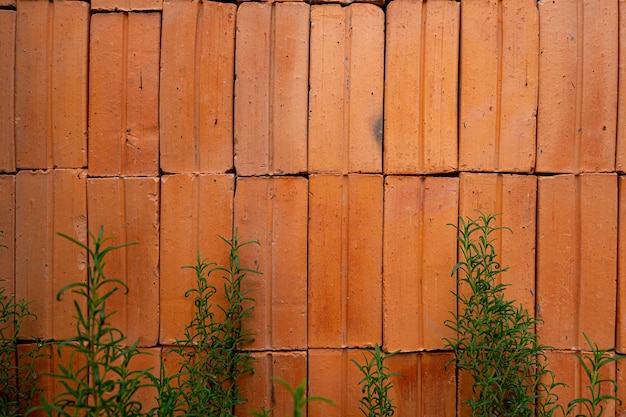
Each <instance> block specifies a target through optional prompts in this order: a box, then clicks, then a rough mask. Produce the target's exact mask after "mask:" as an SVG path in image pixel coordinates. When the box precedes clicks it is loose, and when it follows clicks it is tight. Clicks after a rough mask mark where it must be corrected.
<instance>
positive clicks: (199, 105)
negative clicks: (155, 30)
mask: <svg viewBox="0 0 626 417" xmlns="http://www.w3.org/2000/svg"><path fill="white" fill-rule="evenodd" d="M236 10H237V6H236V5H235V4H227V3H218V2H188V1H181V0H171V1H166V2H165V3H164V5H163V18H162V23H161V25H162V32H161V78H160V85H159V103H160V107H159V123H160V132H159V133H160V166H161V169H162V170H163V171H164V172H167V173H183V172H199V173H224V172H226V171H229V170H231V169H232V168H233V145H232V143H233V133H232V131H233V85H234V63H235V61H234V57H235V16H236Z"/></svg>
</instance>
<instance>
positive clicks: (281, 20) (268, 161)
mask: <svg viewBox="0 0 626 417" xmlns="http://www.w3.org/2000/svg"><path fill="white" fill-rule="evenodd" d="M309 15H310V6H309V5H308V4H306V3H303V2H287V3H256V2H251V3H244V4H242V5H241V6H240V7H239V9H238V12H237V49H236V54H235V61H236V62H237V65H236V68H235V69H236V80H237V81H236V82H235V103H234V104H235V120H236V121H237V123H236V124H235V127H234V132H235V167H236V168H237V173H238V174H240V175H263V174H294V173H299V172H305V171H306V169H307V121H308V93H309V89H308V87H309V63H308V61H309ZM285 34H289V35H288V36H285Z"/></svg>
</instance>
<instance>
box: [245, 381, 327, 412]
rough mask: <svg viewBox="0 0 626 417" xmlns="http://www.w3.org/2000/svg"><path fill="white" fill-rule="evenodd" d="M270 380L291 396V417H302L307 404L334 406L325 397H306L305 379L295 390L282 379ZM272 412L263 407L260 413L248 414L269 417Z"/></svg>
mask: <svg viewBox="0 0 626 417" xmlns="http://www.w3.org/2000/svg"><path fill="white" fill-rule="evenodd" d="M272 380H273V381H276V382H278V383H279V384H281V385H282V386H284V387H285V388H287V390H288V391H289V394H290V395H291V398H292V399H293V417H302V409H303V408H304V407H305V406H306V405H307V404H308V403H310V402H312V401H322V402H325V403H328V404H330V405H333V406H334V405H335V403H333V402H332V400H330V399H328V398H326V397H319V396H312V397H307V395H306V379H305V380H304V381H302V383H301V384H300V385H298V386H297V387H296V388H293V387H292V386H291V385H289V383H288V382H287V381H285V380H283V379H280V378H277V377H274V378H272ZM272 412H273V409H269V410H266V409H265V407H261V412H258V411H251V412H250V413H251V414H252V415H253V416H255V417H269V416H271V415H272Z"/></svg>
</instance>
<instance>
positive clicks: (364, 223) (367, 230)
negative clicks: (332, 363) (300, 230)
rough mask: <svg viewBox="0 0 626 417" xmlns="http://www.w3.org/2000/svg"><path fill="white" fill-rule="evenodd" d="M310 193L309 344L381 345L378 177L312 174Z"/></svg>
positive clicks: (380, 201)
mask: <svg viewBox="0 0 626 417" xmlns="http://www.w3.org/2000/svg"><path fill="white" fill-rule="evenodd" d="M309 196H310V197H309V244H308V246H309V249H308V251H309V252H308V261H309V264H308V265H309V288H308V294H309V295H308V311H309V321H308V329H309V330H308V332H309V346H310V347H320V348H327V347H331V348H339V347H346V346H349V347H353V346H373V345H374V344H375V343H377V342H378V343H382V341H381V336H382V322H381V316H382V314H381V312H382V285H381V282H382V279H381V278H382V223H383V215H382V212H383V206H382V204H383V182H382V177H381V176H380V175H360V174H358V175H357V174H355V175H344V176H341V175H314V176H311V177H310V178H309Z"/></svg>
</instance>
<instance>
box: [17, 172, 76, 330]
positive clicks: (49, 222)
mask: <svg viewBox="0 0 626 417" xmlns="http://www.w3.org/2000/svg"><path fill="white" fill-rule="evenodd" d="M86 212H87V202H86V174H85V172H84V171H82V170H70V169H59V170H47V171H20V172H18V174H17V179H16V227H15V230H16V232H15V235H16V248H15V249H16V265H15V282H16V293H17V298H18V299H22V298H23V299H25V300H29V301H32V302H33V303H32V304H31V306H30V308H31V311H32V312H33V313H35V314H36V315H37V321H35V322H29V323H26V325H25V326H24V328H23V334H24V336H26V337H39V338H44V339H54V340H62V339H66V338H68V337H70V336H71V335H73V334H74V333H75V330H76V329H75V319H74V316H75V314H76V312H75V308H74V303H73V300H75V299H77V298H76V297H75V296H74V295H73V294H70V293H69V292H68V293H65V295H64V297H63V299H62V301H57V300H56V296H57V293H58V292H59V290H61V288H63V287H64V286H66V285H68V284H70V283H73V282H78V281H84V280H85V279H86V277H87V270H86V262H87V258H86V255H87V254H86V253H85V251H84V250H83V249H81V248H80V247H79V246H78V245H76V244H75V243H73V242H70V241H69V240H67V239H65V238H63V237H61V236H59V235H57V233H58V232H60V233H64V234H66V235H69V236H70V237H72V238H74V239H76V240H78V241H80V242H83V243H85V242H86V241H87V240H86V239H87V236H86V230H87V216H86V214H87V213H86ZM78 303H79V306H81V307H84V305H83V300H82V298H81V299H78Z"/></svg>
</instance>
